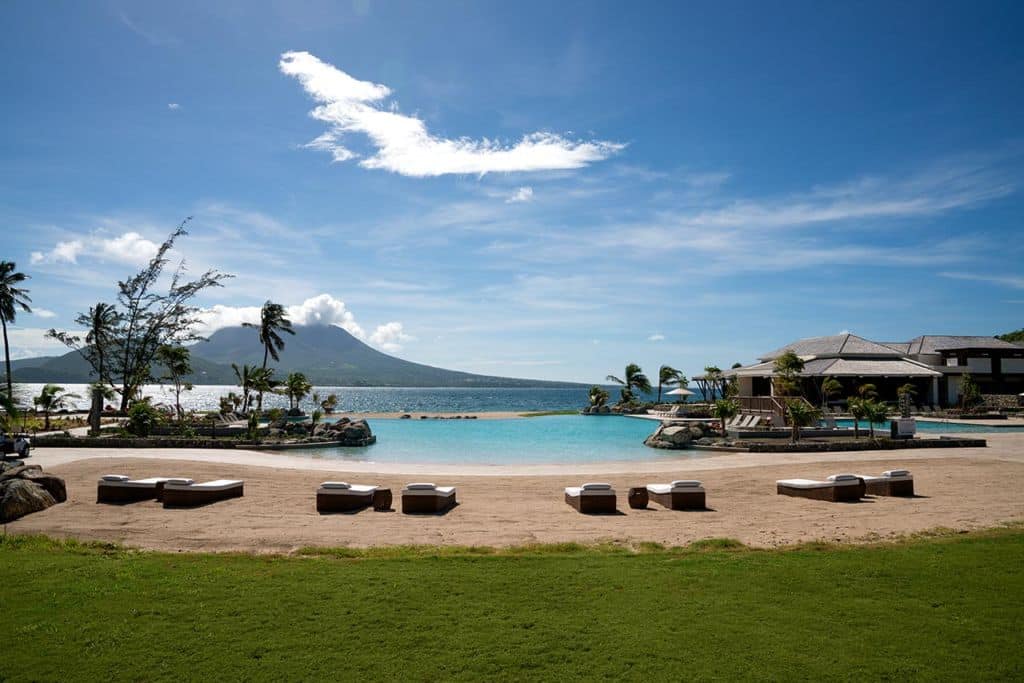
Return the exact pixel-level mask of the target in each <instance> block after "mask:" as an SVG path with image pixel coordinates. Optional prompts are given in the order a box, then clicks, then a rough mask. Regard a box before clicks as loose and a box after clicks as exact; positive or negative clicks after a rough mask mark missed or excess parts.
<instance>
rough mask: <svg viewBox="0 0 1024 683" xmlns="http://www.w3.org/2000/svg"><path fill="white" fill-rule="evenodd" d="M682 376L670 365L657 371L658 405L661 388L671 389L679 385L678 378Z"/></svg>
mask: <svg viewBox="0 0 1024 683" xmlns="http://www.w3.org/2000/svg"><path fill="white" fill-rule="evenodd" d="M682 376H683V373H681V372H680V371H679V370H676V369H675V368H674V367H672V366H671V365H662V366H661V368H660V369H659V370H658V403H661V387H662V386H663V385H664V386H666V387H673V386H676V385H678V384H679V383H680V378H681V377H682Z"/></svg>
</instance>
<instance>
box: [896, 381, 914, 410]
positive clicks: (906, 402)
mask: <svg viewBox="0 0 1024 683" xmlns="http://www.w3.org/2000/svg"><path fill="white" fill-rule="evenodd" d="M916 395H917V387H915V386H914V385H913V384H911V383H910V382H907V383H906V384H904V385H903V386H901V387H900V388H898V389H897V390H896V396H897V397H898V398H899V401H900V417H910V404H911V402H913V400H914V396H916Z"/></svg>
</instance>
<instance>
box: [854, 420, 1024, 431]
mask: <svg viewBox="0 0 1024 683" xmlns="http://www.w3.org/2000/svg"><path fill="white" fill-rule="evenodd" d="M836 426H837V427H853V420H836ZM860 428H861V429H867V428H868V423H867V422H866V421H865V420H861V421H860ZM878 430H882V431H884V432H885V433H886V434H888V433H889V420H886V421H885V422H882V423H878V422H876V423H875V433H876V434H877V433H878ZM917 431H918V432H941V433H943V434H959V433H962V432H975V433H976V432H989V433H992V432H995V433H996V434H1002V433H1003V432H1024V427H986V426H985V425H972V424H962V423H959V422H922V421H921V420H918V421H917Z"/></svg>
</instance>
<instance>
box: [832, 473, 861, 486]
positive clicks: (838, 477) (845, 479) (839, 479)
mask: <svg viewBox="0 0 1024 683" xmlns="http://www.w3.org/2000/svg"><path fill="white" fill-rule="evenodd" d="M858 479H860V477H859V476H858V475H856V474H833V475H831V476H830V477H829V478H828V480H829V481H832V482H836V483H847V484H848V483H850V482H851V481H856V480H858Z"/></svg>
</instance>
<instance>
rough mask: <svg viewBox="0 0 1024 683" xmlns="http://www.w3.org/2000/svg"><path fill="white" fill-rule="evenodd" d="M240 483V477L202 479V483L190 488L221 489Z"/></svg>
mask: <svg viewBox="0 0 1024 683" xmlns="http://www.w3.org/2000/svg"><path fill="white" fill-rule="evenodd" d="M242 483H244V482H243V481H242V480H241V479H214V480H213V481H204V482H203V483H202V484H196V485H195V486H193V487H192V488H195V489H204V490H207V491H219V490H221V489H230V488H234V487H235V486H238V485H239V484H242Z"/></svg>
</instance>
